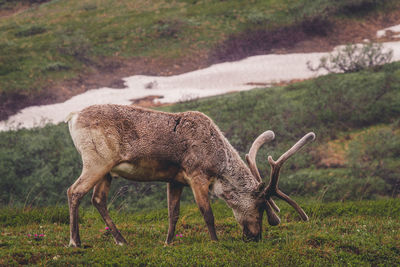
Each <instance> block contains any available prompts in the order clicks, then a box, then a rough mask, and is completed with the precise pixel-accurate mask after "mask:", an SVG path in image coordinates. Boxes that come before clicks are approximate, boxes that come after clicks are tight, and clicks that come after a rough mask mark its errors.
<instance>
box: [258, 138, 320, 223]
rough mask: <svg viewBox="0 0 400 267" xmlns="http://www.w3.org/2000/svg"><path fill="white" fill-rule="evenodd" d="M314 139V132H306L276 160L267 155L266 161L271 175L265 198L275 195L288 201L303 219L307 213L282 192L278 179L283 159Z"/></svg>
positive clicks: (305, 219) (306, 218)
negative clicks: (269, 166)
mask: <svg viewBox="0 0 400 267" xmlns="http://www.w3.org/2000/svg"><path fill="white" fill-rule="evenodd" d="M314 139H315V134H314V133H313V132H310V133H308V134H306V135H305V136H304V137H303V138H301V139H300V140H299V141H298V142H297V143H296V144H295V145H294V146H292V147H291V148H290V149H289V150H288V151H286V152H285V153H284V154H283V155H282V156H280V157H279V159H278V160H277V161H274V160H273V159H272V157H271V156H269V157H268V162H269V163H270V165H271V177H270V181H269V184H268V186H267V188H266V189H265V191H264V194H265V198H266V200H267V201H268V202H270V201H271V196H277V197H279V198H280V199H282V200H285V201H286V202H288V203H289V204H290V205H291V206H292V207H293V208H294V209H295V210H296V211H297V212H298V213H299V214H300V217H301V218H302V219H303V220H304V221H307V220H308V216H307V214H306V213H305V212H304V211H303V209H302V208H301V207H300V206H299V205H298V204H297V203H296V202H295V201H294V200H292V199H291V198H290V197H289V196H287V195H286V194H285V193H283V192H282V191H281V190H279V188H278V180H279V173H280V169H281V167H282V165H283V163H285V161H286V160H287V159H288V158H290V157H291V156H292V155H293V154H295V153H296V152H297V151H299V150H300V149H301V148H302V147H303V146H304V145H306V144H307V143H309V142H311V141H313V140H314Z"/></svg>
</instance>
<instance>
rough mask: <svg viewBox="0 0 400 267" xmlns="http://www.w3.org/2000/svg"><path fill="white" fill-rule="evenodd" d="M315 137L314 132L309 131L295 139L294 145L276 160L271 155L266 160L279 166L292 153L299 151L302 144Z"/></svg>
mask: <svg viewBox="0 0 400 267" xmlns="http://www.w3.org/2000/svg"><path fill="white" fill-rule="evenodd" d="M314 139H315V133H313V132H310V133H308V134H306V135H305V136H303V138H301V139H300V140H299V141H297V143H296V144H294V146H292V147H291V148H290V149H289V150H288V151H286V152H285V153H284V154H283V155H282V156H280V157H279V159H278V160H277V161H274V160H273V159H272V157H271V156H268V161H269V162H270V163H271V161H272V162H273V163H274V164H276V165H279V166H282V164H283V163H284V162H285V161H286V160H287V159H288V158H290V157H291V156H293V154H295V153H296V152H297V151H299V150H300V149H301V148H302V147H303V146H304V145H306V144H307V143H308V142H311V141H313V140H314Z"/></svg>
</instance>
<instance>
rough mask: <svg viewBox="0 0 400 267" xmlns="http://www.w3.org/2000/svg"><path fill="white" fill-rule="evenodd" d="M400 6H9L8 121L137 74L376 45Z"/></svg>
mask: <svg viewBox="0 0 400 267" xmlns="http://www.w3.org/2000/svg"><path fill="white" fill-rule="evenodd" d="M42 2H44V3H42ZM29 3H35V4H33V5H29ZM36 3H39V4H36ZM398 6H399V3H398V1H395V0H386V1H375V0H340V1H335V2H334V3H333V2H332V1H328V0H318V1H306V0H301V1H296V2H295V3H293V2H291V1H286V0H285V1H283V0H280V1H256V0H253V1H247V2H246V3H245V4H244V3H243V2H242V1H206V0H203V1H183V0H181V1H161V0H159V1H152V2H151V3H150V2H144V1H139V0H137V1H136V0H135V1H128V0H126V1H125V0H124V1H118V4H116V3H115V1H111V0H109V1H96V0H87V1H75V0H72V1H67V2H66V1H28V0H27V1H1V2H0V11H2V12H0V47H1V50H2V53H1V55H0V62H1V65H0V119H5V118H7V116H9V115H10V114H13V113H15V112H16V111H17V110H19V109H21V108H22V107H25V106H29V105H32V104H43V103H52V102H57V101H62V100H65V99H67V98H69V97H71V96H72V95H75V94H77V93H80V92H83V91H85V90H87V89H89V88H97V87H101V86H109V87H114V88H118V87H121V86H123V84H122V82H121V80H120V78H121V77H124V76H127V75H133V74H153V75H172V74H176V73H182V72H186V71H189V70H194V69H198V68H201V67H204V66H208V65H210V64H213V63H216V62H221V61H226V60H236V59H240V58H243V57H246V56H250V55H255V54H265V53H271V52H274V53H287V52H290V51H292V52H293V51H327V50H330V49H331V48H332V47H333V46H334V45H337V44H343V43H346V42H357V41H361V40H363V39H364V38H370V39H373V38H374V36H375V32H376V30H378V29H381V28H384V27H386V26H390V25H391V24H392V23H394V22H397V21H398V19H399V17H400V12H398V10H399V9H398Z"/></svg>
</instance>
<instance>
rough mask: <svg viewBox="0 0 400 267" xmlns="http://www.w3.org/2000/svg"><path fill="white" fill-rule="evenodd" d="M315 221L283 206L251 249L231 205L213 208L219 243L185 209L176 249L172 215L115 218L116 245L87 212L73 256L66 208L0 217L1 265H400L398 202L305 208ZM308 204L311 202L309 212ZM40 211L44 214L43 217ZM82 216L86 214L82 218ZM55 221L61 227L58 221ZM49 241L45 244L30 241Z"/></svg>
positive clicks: (195, 214) (0, 214) (188, 208)
mask: <svg viewBox="0 0 400 267" xmlns="http://www.w3.org/2000/svg"><path fill="white" fill-rule="evenodd" d="M299 202H300V203H302V206H303V207H304V208H305V210H306V212H307V213H308V214H309V215H310V221H309V222H301V221H299V219H298V216H297V215H296V214H295V212H294V211H293V209H292V208H291V207H288V206H287V205H284V204H283V203H278V204H279V205H280V206H282V212H281V217H282V219H283V220H282V223H281V224H280V225H279V226H277V227H271V226H267V222H266V220H265V219H264V223H263V224H264V232H263V239H262V241H260V242H258V243H252V242H250V243H245V242H243V241H242V238H241V235H242V233H241V229H240V227H239V225H238V224H237V223H236V221H235V220H234V218H233V214H232V212H231V210H230V209H229V208H228V207H227V206H226V204H224V203H222V202H220V201H217V202H215V203H214V204H213V210H214V214H215V218H216V228H217V234H218V236H219V239H220V240H219V242H212V241H210V238H209V236H208V232H207V228H206V226H205V223H204V221H203V219H202V217H201V215H200V212H199V211H198V209H197V207H196V206H194V205H185V206H183V208H182V211H181V216H180V220H179V221H178V224H177V231H176V233H178V234H182V237H179V238H176V239H175V241H174V243H173V244H172V245H171V246H168V247H165V246H164V244H163V242H164V239H165V237H166V232H167V210H166V207H165V208H163V209H160V210H154V211H152V212H148V213H146V212H139V213H134V214H131V213H116V212H115V211H113V212H112V213H111V216H112V217H113V219H114V220H115V221H116V223H117V225H118V227H119V228H120V230H121V232H122V233H123V234H124V236H125V238H126V239H127V241H128V242H129V245H128V246H124V247H120V246H117V245H115V244H114V243H113V240H112V237H111V235H110V234H109V233H107V231H106V230H105V228H104V227H105V225H104V223H103V222H102V220H101V218H100V215H98V213H97V211H94V209H88V210H85V212H84V213H83V216H82V218H81V224H80V226H81V238H82V242H83V248H67V247H66V245H67V244H68V239H69V227H68V219H67V218H65V216H61V217H57V214H59V213H60V211H61V210H63V213H65V214H66V213H67V208H64V209H60V208H55V209H54V214H55V215H53V216H52V215H51V210H52V208H46V209H44V210H43V212H44V213H46V214H47V215H46V216H43V218H42V220H39V221H33V220H30V221H28V222H25V223H18V221H15V222H14V223H13V224H9V223H6V224H5V223H4V220H3V218H4V216H7V215H9V216H15V215H16V214H19V215H21V216H20V218H21V220H23V219H22V218H24V216H27V217H35V216H36V214H37V211H36V210H28V211H22V210H19V211H18V212H15V210H10V209H1V210H0V225H2V231H1V242H0V245H1V248H2V249H1V250H0V265H19V264H34V265H57V266H65V265H101V266H104V265H107V266H108V265H125V266H126V265H139V264H145V265H151V266H159V265H163V266H164V265H168V266H169V265H185V266H193V265H196V266H198V265H207V266H210V265H212V266H214V265H235V266H245V265H246V266H249V265H250V266H266V265H272V266H278V265H279V266H282V265H285V266H309V265H313V266H314V265H316V266H327V265H357V266H360V265H362V266H364V265H375V266H376V265H383V266H396V265H399V264H400V250H399V248H400V241H399V240H400V232H399V229H400V221H399V220H398V217H399V216H400V201H399V200H398V199H397V200H381V201H362V202H344V203H327V204H323V203H319V202H307V201H304V200H299ZM304 202H307V203H306V204H305V203H304ZM39 211H40V209H39ZM81 214H82V211H81ZM54 217H57V218H58V219H57V220H54ZM28 234H31V235H34V234H38V235H40V234H44V235H45V236H44V237H42V238H39V239H37V240H36V239H35V238H34V237H32V236H31V237H28V236H27V235H28Z"/></svg>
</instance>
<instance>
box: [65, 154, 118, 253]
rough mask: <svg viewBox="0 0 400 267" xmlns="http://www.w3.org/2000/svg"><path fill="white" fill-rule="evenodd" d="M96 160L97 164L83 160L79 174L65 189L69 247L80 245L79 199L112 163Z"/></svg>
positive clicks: (107, 170) (104, 173)
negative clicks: (108, 164)
mask: <svg viewBox="0 0 400 267" xmlns="http://www.w3.org/2000/svg"><path fill="white" fill-rule="evenodd" d="M94 162H96V161H94ZM97 162H98V164H95V165H94V164H93V165H88V164H85V161H83V169H82V174H81V176H80V177H79V178H78V180H76V181H75V183H74V184H73V185H71V186H70V188H68V191H67V195H68V206H69V224H70V241H69V246H71V247H79V246H80V245H81V240H80V237H79V225H78V218H79V204H80V200H81V199H82V197H83V196H85V195H86V194H87V193H88V192H89V191H90V190H91V189H92V188H93V187H94V186H95V185H96V184H97V183H98V182H99V181H100V180H101V179H102V178H103V177H104V176H105V175H106V174H107V173H108V172H109V171H110V170H111V166H112V165H111V166H107V165H105V164H101V163H104V162H101V161H97Z"/></svg>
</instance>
